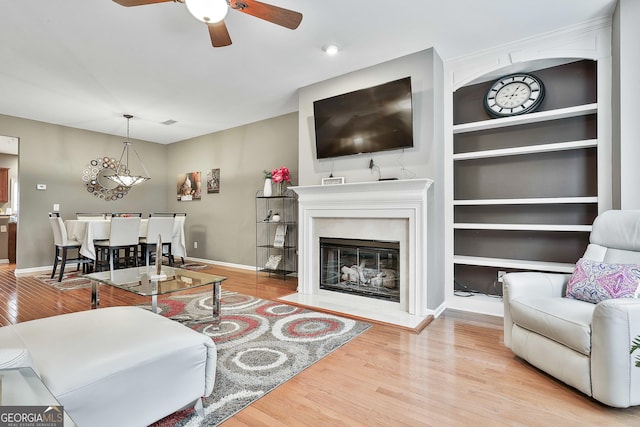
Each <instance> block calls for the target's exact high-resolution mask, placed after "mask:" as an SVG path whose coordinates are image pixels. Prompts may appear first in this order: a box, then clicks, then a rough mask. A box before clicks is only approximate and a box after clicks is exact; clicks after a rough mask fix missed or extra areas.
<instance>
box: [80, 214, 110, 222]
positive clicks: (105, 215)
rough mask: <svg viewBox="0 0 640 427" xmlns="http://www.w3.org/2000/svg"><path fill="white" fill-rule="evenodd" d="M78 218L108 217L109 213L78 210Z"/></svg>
mask: <svg viewBox="0 0 640 427" xmlns="http://www.w3.org/2000/svg"><path fill="white" fill-rule="evenodd" d="M76 219H81V220H87V221H88V220H92V219H107V214H105V213H102V212H77V213H76Z"/></svg>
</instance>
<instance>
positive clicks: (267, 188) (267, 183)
mask: <svg viewBox="0 0 640 427" xmlns="http://www.w3.org/2000/svg"><path fill="white" fill-rule="evenodd" d="M272 194H273V191H272V188H271V171H268V170H265V171H264V188H263V189H262V195H263V196H264V197H271V195H272Z"/></svg>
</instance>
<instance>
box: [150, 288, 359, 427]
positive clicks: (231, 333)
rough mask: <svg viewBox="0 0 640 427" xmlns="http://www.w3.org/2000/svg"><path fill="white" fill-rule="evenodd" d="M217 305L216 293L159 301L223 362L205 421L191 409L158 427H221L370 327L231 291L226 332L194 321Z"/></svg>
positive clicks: (225, 302) (225, 299)
mask: <svg viewBox="0 0 640 427" xmlns="http://www.w3.org/2000/svg"><path fill="white" fill-rule="evenodd" d="M211 303H212V296H211V292H207V293H202V294H191V295H184V296H172V297H169V298H165V299H162V300H160V301H159V302H158V309H159V310H161V313H162V315H164V316H167V317H170V318H172V319H174V320H177V321H180V322H184V323H185V324H186V325H188V326H190V327H191V328H192V329H194V330H196V331H199V332H201V333H203V334H205V335H208V336H210V337H211V338H212V339H213V340H214V342H215V343H216V347H217V350H218V362H217V369H216V381H215V387H214V390H213V393H212V394H211V396H209V397H207V398H206V399H205V400H204V410H205V417H204V419H203V418H202V417H199V416H198V415H197V414H195V412H194V411H193V410H186V411H180V412H177V413H175V414H173V415H170V416H169V417H167V418H164V419H163V420H160V421H158V422H157V423H156V424H154V426H155V427H165V426H167V427H168V426H171V427H183V426H185V427H195V426H216V425H218V424H220V423H221V422H223V421H224V420H226V419H227V418H229V417H230V416H232V415H233V414H235V413H236V412H238V411H240V410H241V409H243V408H245V407H246V406H248V405H249V404H251V403H252V402H254V401H255V400H257V399H259V398H260V397H262V396H264V395H265V394H267V393H269V391H271V390H273V389H275V388H276V387H278V386H280V385H281V384H283V383H285V382H286V381H287V380H289V379H291V378H292V377H293V376H295V375H296V374H298V373H300V372H301V371H303V370H304V369H306V368H307V367H309V366H311V365H312V364H314V363H316V362H317V361H318V360H320V359H322V358H323V357H325V356H326V355H328V354H329V353H331V352H332V351H334V350H336V349H337V348H339V347H341V346H342V345H344V344H346V343H347V342H349V341H350V340H351V339H353V338H355V337H357V336H358V335H360V334H361V333H362V332H364V331H366V330H367V329H368V328H369V327H370V325H369V324H368V323H364V322H359V321H355V320H351V319H346V318H342V317H338V316H333V315H330V314H325V313H319V312H314V311H311V310H307V309H303V308H300V307H294V306H291V305H287V304H282V303H279V302H273V301H267V300H263V299H260V298H256V297H252V296H249V295H243V294H239V293H235V292H228V291H223V292H222V304H221V312H222V318H221V324H220V330H214V329H213V327H212V325H211V323H209V322H207V321H206V320H203V321H202V322H201V323H194V322H191V321H190V320H192V319H206V318H207V317H210V316H211V309H212V305H211ZM146 307H147V308H149V306H146ZM283 410H285V409H284V408H283Z"/></svg>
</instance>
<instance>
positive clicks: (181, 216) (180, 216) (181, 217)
mask: <svg viewBox="0 0 640 427" xmlns="http://www.w3.org/2000/svg"><path fill="white" fill-rule="evenodd" d="M173 219H174V221H175V222H176V223H180V227H182V228H184V222H185V221H186V219H187V214H186V213H185V212H174V213H173ZM180 259H181V260H182V264H181V265H184V257H180Z"/></svg>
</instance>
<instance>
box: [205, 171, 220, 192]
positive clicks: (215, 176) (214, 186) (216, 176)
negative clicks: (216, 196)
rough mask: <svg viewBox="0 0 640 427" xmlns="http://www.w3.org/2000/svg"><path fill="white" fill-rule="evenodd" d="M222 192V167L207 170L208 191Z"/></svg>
mask: <svg viewBox="0 0 640 427" xmlns="http://www.w3.org/2000/svg"><path fill="white" fill-rule="evenodd" d="M219 192H220V168H216V169H209V170H208V171H207V193H219Z"/></svg>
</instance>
